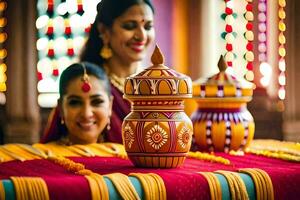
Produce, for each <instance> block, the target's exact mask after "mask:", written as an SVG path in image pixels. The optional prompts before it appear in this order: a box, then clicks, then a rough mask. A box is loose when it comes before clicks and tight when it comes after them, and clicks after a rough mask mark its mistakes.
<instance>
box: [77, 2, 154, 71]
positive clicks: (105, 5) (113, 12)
mask: <svg viewBox="0 0 300 200" xmlns="http://www.w3.org/2000/svg"><path fill="white" fill-rule="evenodd" d="M142 3H145V4H147V5H149V6H150V8H151V10H152V11H153V13H154V7H153V5H152V2H151V0H102V1H101V2H100V3H99V4H98V5H97V13H98V14H97V16H96V19H95V22H94V23H93V24H92V27H91V30H90V34H89V38H88V40H87V42H86V44H85V46H84V48H83V51H82V52H81V55H80V60H81V61H88V62H92V63H95V64H98V65H100V66H101V65H102V64H103V61H104V60H103V58H102V57H101V56H99V52H100V49H102V47H103V41H102V39H101V38H100V37H99V32H98V29H97V25H98V24H99V23H102V24H104V25H105V26H107V27H112V25H113V22H114V20H115V19H116V18H117V17H119V16H121V15H122V14H123V13H124V12H125V11H126V10H127V9H128V8H130V7H131V6H133V5H136V4H142Z"/></svg>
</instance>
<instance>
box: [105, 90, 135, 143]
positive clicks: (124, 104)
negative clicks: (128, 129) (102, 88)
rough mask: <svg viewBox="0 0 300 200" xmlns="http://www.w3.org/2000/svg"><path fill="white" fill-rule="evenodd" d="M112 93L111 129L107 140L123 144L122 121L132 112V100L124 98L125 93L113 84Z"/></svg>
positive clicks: (106, 137)
mask: <svg viewBox="0 0 300 200" xmlns="http://www.w3.org/2000/svg"><path fill="white" fill-rule="evenodd" d="M111 94H112V96H113V98H114V99H113V106H112V116H111V121H110V127H111V128H110V130H109V131H108V133H107V134H106V136H105V139H106V141H107V142H115V143H120V144H122V142H123V141H122V122H123V119H124V118H125V117H126V116H127V114H129V112H130V102H129V101H127V100H125V99H123V93H122V92H121V91H120V90H118V89H117V88H116V87H115V86H113V85H112V84H111Z"/></svg>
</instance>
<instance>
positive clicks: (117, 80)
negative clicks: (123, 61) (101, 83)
mask: <svg viewBox="0 0 300 200" xmlns="http://www.w3.org/2000/svg"><path fill="white" fill-rule="evenodd" d="M108 77H109V80H110V82H111V84H112V85H113V86H115V87H116V88H117V89H118V90H119V91H121V92H122V93H124V86H125V78H121V77H118V76H117V75H116V74H113V73H110V74H108Z"/></svg>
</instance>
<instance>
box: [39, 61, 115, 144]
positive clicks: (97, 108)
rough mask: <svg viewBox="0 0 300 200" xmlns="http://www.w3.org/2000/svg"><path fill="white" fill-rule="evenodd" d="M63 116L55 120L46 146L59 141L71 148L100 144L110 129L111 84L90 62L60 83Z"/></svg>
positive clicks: (75, 68)
mask: <svg viewBox="0 0 300 200" xmlns="http://www.w3.org/2000/svg"><path fill="white" fill-rule="evenodd" d="M59 93H60V99H59V100H58V109H59V111H60V113H59V114H60V115H59V116H61V117H60V120H57V118H58V117H59V116H53V117H52V121H56V122H59V123H57V124H53V123H52V127H48V128H47V129H46V134H45V136H44V138H43V142H50V141H53V140H59V141H60V142H62V143H64V144H66V145H70V144H89V143H96V142H99V141H101V140H103V139H102V136H103V133H104V132H105V131H106V130H107V128H109V126H110V115H111V105H112V104H111V96H110V84H109V82H108V79H107V76H106V75H105V73H104V71H103V69H102V68H100V67H98V66H96V65H94V64H92V63H88V62H83V63H76V64H73V65H71V66H69V67H68V68H67V69H66V70H64V71H63V73H62V75H61V78H60V83H59Z"/></svg>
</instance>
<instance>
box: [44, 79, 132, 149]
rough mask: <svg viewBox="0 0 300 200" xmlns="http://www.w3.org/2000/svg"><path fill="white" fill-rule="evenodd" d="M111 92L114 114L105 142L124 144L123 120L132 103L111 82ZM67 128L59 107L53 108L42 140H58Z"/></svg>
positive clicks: (45, 141)
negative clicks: (62, 120) (62, 122)
mask: <svg viewBox="0 0 300 200" xmlns="http://www.w3.org/2000/svg"><path fill="white" fill-rule="evenodd" d="M111 94H112V96H113V106H112V116H111V119H110V127H111V128H110V130H108V131H106V132H105V133H104V134H105V136H104V139H105V142H114V143H119V144H122V142H123V141H122V122H123V119H124V118H125V117H126V115H127V114H128V113H129V112H130V103H129V102H128V101H127V100H125V99H123V93H122V92H121V91H120V90H118V89H117V88H116V87H115V86H113V85H112V84H111ZM66 133H67V130H66V128H65V126H64V125H62V124H61V116H60V111H59V108H58V107H55V108H53V109H52V111H51V113H50V115H49V117H48V121H47V125H46V128H45V130H44V133H43V136H42V139H41V142H42V143H47V142H50V141H56V140H58V139H59V138H60V137H61V136H62V135H66Z"/></svg>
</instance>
